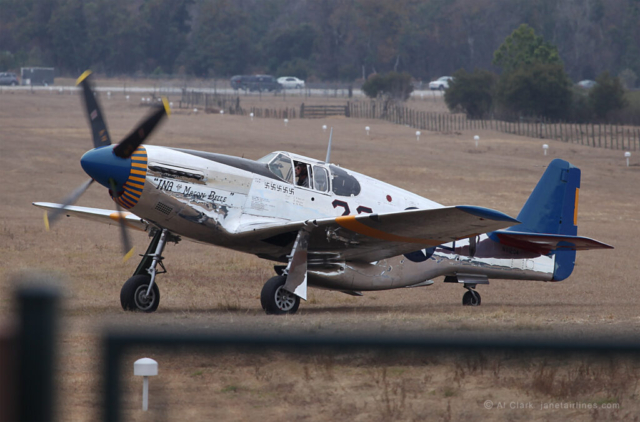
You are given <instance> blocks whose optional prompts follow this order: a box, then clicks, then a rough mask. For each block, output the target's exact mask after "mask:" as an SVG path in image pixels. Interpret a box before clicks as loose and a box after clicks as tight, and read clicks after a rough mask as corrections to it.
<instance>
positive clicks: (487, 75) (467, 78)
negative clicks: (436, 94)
mask: <svg viewBox="0 0 640 422" xmlns="http://www.w3.org/2000/svg"><path fill="white" fill-rule="evenodd" d="M496 80H497V77H496V75H495V74H493V73H491V72H489V71H487V70H482V69H475V70H474V71H473V72H472V73H468V72H467V71H465V70H464V69H460V70H458V71H457V72H455V73H454V74H453V80H452V81H450V82H449V89H447V90H446V92H445V93H444V101H445V103H446V104H447V107H448V108H449V110H453V109H455V108H457V107H460V108H461V109H462V110H464V112H465V113H466V114H467V116H468V117H470V118H474V119H475V118H480V117H482V116H484V115H486V114H487V113H489V111H491V106H492V105H493V91H494V87H495V84H496Z"/></svg>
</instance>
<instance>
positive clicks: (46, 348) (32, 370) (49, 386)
mask: <svg viewBox="0 0 640 422" xmlns="http://www.w3.org/2000/svg"><path fill="white" fill-rule="evenodd" d="M59 296H60V295H59V293H58V290H57V289H55V288H54V287H52V286H37V287H35V286H34V287H25V288H21V289H20V290H18V302H19V306H20V334H19V340H18V344H19V347H18V351H19V355H18V359H19V361H20V364H19V381H18V420H20V421H51V420H53V419H54V414H55V413H54V412H55V409H54V401H55V400H54V391H55V386H54V362H55V357H56V353H55V337H56V320H57V318H56V307H57V304H58V299H59Z"/></svg>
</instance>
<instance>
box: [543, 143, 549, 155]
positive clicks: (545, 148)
mask: <svg viewBox="0 0 640 422" xmlns="http://www.w3.org/2000/svg"><path fill="white" fill-rule="evenodd" d="M542 149H543V150H544V155H547V150H548V149H549V145H547V144H544V145H542Z"/></svg>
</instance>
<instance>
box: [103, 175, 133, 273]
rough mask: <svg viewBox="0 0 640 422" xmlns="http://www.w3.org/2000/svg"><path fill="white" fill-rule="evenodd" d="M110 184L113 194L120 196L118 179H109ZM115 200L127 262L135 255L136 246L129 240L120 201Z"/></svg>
mask: <svg viewBox="0 0 640 422" xmlns="http://www.w3.org/2000/svg"><path fill="white" fill-rule="evenodd" d="M109 184H110V185H111V193H112V194H113V196H114V199H115V198H116V197H117V196H118V192H117V191H116V189H117V185H116V181H115V180H113V179H109ZM113 202H115V203H116V210H117V211H118V222H119V223H120V239H122V248H123V249H124V257H123V258H122V262H127V261H128V260H129V258H131V257H132V256H133V251H134V248H133V247H131V242H130V241H129V235H128V234H127V228H126V226H125V220H124V215H123V212H122V208H120V204H118V201H113Z"/></svg>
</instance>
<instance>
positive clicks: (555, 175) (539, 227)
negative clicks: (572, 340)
mask: <svg viewBox="0 0 640 422" xmlns="http://www.w3.org/2000/svg"><path fill="white" fill-rule="evenodd" d="M579 192H580V169H579V168H577V167H574V166H572V165H571V164H569V163H568V162H566V161H564V160H560V159H555V160H553V161H552V162H551V163H550V164H549V167H547V170H546V171H545V172H544V174H543V175H542V178H541V179H540V181H539V182H538V184H537V185H536V187H535V189H534V190H533V192H532V193H531V195H530V196H529V199H528V200H527V202H526V203H525V204H524V207H522V210H521V211H520V214H518V221H521V222H522V224H519V225H517V226H513V227H510V228H508V229H507V230H506V231H515V232H529V233H546V234H560V235H568V236H576V235H577V234H578V221H577V219H578V196H579ZM554 254H555V258H556V260H555V270H554V272H553V280H554V281H560V280H564V279H565V278H567V277H569V275H571V272H572V271H573V267H574V265H575V260H576V251H556V252H554Z"/></svg>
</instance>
